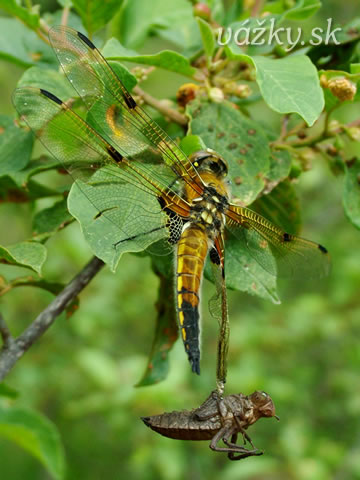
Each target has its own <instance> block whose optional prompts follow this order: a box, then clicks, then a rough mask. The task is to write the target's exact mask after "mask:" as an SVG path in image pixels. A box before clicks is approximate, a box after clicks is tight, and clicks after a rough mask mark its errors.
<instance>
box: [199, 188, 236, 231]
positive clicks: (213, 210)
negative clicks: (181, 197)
mask: <svg viewBox="0 0 360 480" xmlns="http://www.w3.org/2000/svg"><path fill="white" fill-rule="evenodd" d="M228 204H229V201H228V197H227V195H223V194H221V193H219V191H218V190H217V189H216V188H215V187H214V186H209V185H205V188H204V191H203V194H202V196H201V197H196V198H194V199H192V205H191V213H190V219H191V222H192V223H196V224H198V225H201V226H202V227H203V228H205V230H206V231H207V233H208V235H209V237H210V238H213V237H215V236H216V234H217V233H218V232H220V231H222V230H223V229H224V225H225V216H224V212H225V210H226V208H227V207H228Z"/></svg>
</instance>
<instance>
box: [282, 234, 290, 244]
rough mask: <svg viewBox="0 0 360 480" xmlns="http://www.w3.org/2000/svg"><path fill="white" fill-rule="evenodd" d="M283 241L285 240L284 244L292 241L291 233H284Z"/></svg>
mask: <svg viewBox="0 0 360 480" xmlns="http://www.w3.org/2000/svg"><path fill="white" fill-rule="evenodd" d="M283 240H284V242H290V241H291V235H290V234H289V233H284V235H283Z"/></svg>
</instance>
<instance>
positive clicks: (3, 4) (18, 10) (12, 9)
mask: <svg viewBox="0 0 360 480" xmlns="http://www.w3.org/2000/svg"><path fill="white" fill-rule="evenodd" d="M0 8H2V9H3V10H5V12H7V13H9V14H10V15H12V16H14V17H17V18H18V19H19V20H21V21H22V22H23V23H25V25H27V26H28V27H29V28H30V29H31V30H35V29H36V28H39V26H40V15H39V7H38V6H34V7H32V11H31V10H30V9H28V8H23V7H22V6H21V5H19V3H18V2H16V1H15V0H0Z"/></svg>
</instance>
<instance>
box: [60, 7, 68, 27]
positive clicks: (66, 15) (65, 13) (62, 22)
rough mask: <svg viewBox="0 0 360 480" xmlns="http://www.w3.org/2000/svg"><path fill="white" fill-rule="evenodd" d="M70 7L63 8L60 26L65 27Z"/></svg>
mask: <svg viewBox="0 0 360 480" xmlns="http://www.w3.org/2000/svg"><path fill="white" fill-rule="evenodd" d="M69 13H70V7H64V10H63V12H62V15H61V25H67V23H68V20H69Z"/></svg>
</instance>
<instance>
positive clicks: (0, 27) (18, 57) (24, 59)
mask: <svg viewBox="0 0 360 480" xmlns="http://www.w3.org/2000/svg"><path fill="white" fill-rule="evenodd" d="M0 58H1V59H3V60H6V61H8V62H12V63H15V64H18V65H20V66H23V67H30V66H32V65H46V66H49V65H55V64H56V63H57V62H56V58H55V55H54V54H53V52H52V49H51V47H50V46H49V45H47V44H45V43H44V42H43V41H42V40H40V38H39V37H38V36H37V35H36V34H35V32H33V31H32V30H29V29H28V28H27V27H26V26H25V25H24V24H22V23H21V22H19V21H18V20H16V19H15V18H0Z"/></svg>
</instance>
